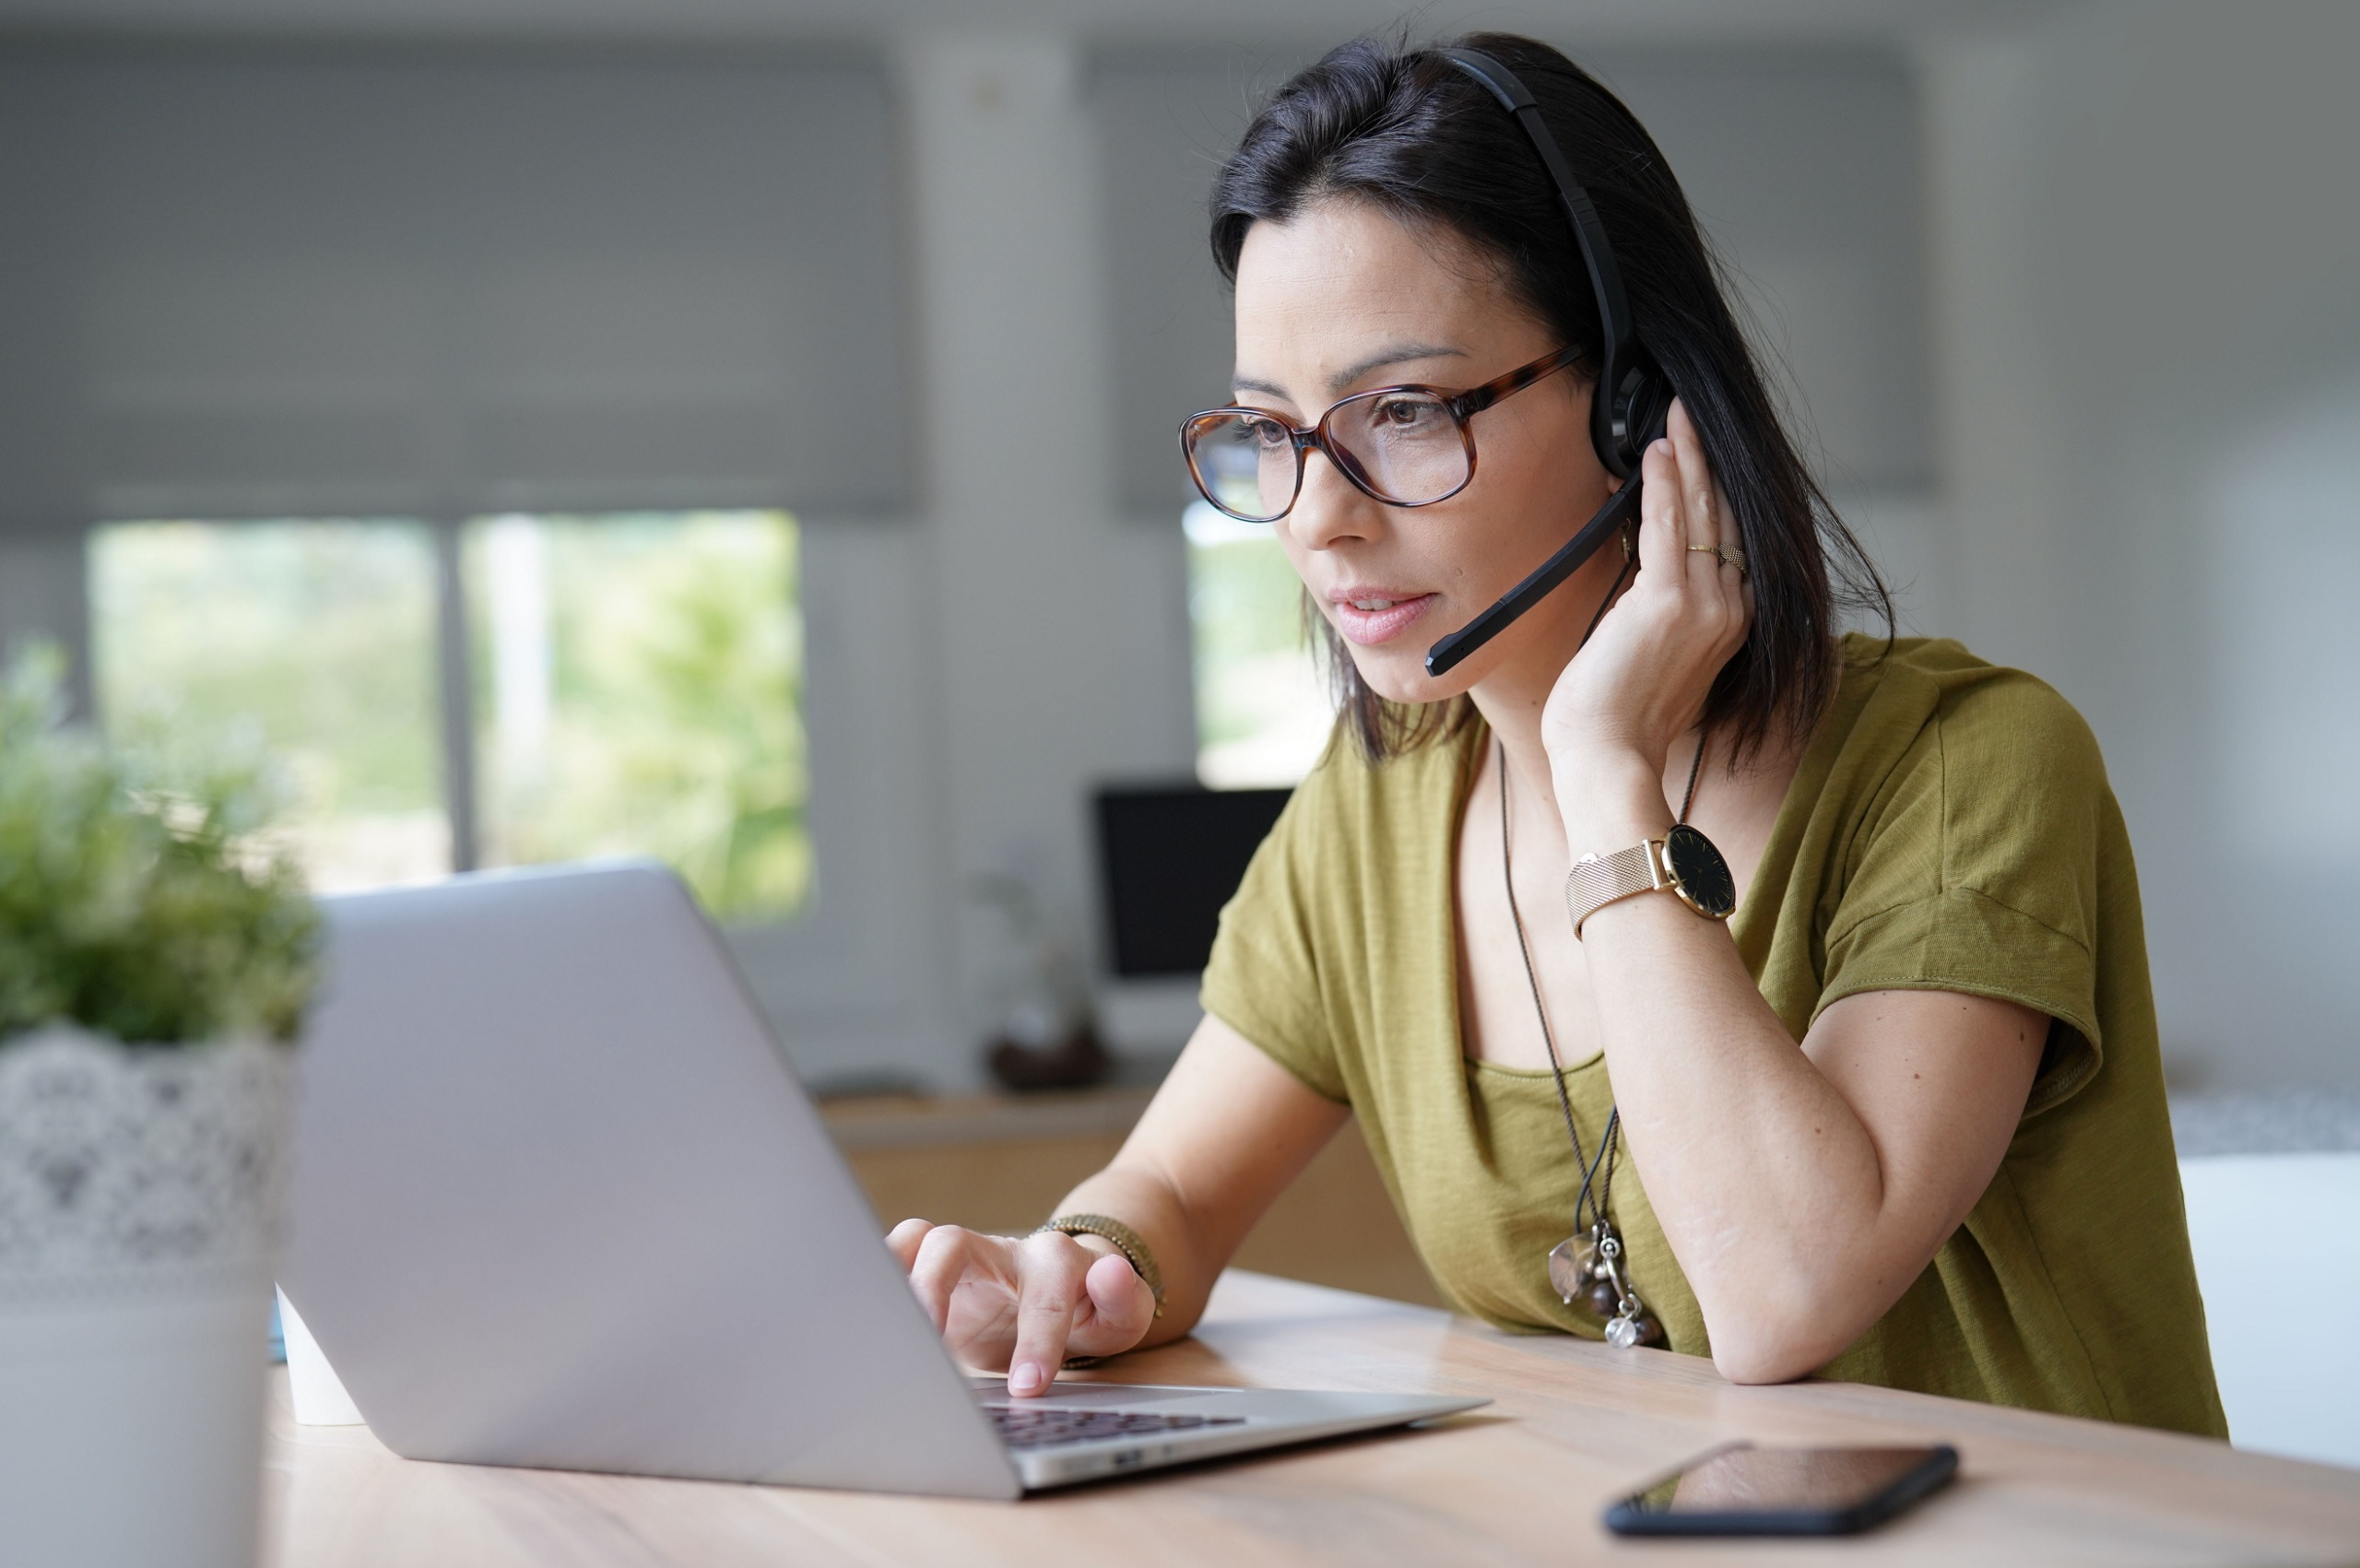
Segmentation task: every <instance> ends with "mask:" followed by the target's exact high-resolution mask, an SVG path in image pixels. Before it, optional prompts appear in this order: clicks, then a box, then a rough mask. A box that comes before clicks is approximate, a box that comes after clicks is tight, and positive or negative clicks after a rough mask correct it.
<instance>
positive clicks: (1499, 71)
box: [1435, 49, 1652, 478]
mask: <svg viewBox="0 0 2360 1568" xmlns="http://www.w3.org/2000/svg"><path fill="white" fill-rule="evenodd" d="M1435 53H1438V54H1440V55H1441V56H1442V57H1443V58H1444V59H1445V60H1447V61H1449V62H1450V63H1451V64H1452V65H1456V66H1457V67H1458V68H1459V69H1460V70H1461V71H1464V72H1465V73H1466V74H1467V75H1468V76H1469V77H1472V78H1473V79H1474V80H1475V81H1477V82H1478V83H1480V84H1481V86H1482V87H1483V88H1484V89H1485V90H1486V91H1488V92H1489V93H1490V94H1491V95H1492V96H1493V98H1495V99H1498V100H1499V101H1500V107H1501V108H1503V109H1504V110H1506V111H1507V112H1508V114H1509V115H1510V117H1511V118H1513V119H1514V120H1515V121H1516V124H1518V125H1519V126H1521V127H1523V130H1524V135H1525V138H1526V139H1527V140H1528V141H1529V142H1531V144H1532V150H1533V151H1534V152H1535V153H1537V154H1539V155H1540V163H1541V167H1542V168H1544V169H1546V170H1547V171H1549V178H1550V180H1551V181H1552V183H1554V184H1555V185H1556V187H1557V205H1558V206H1561V207H1563V209H1564V212H1565V219H1566V221H1567V222H1568V223H1570V224H1572V225H1573V229H1574V242H1575V244H1576V245H1578V246H1579V247H1580V248H1581V253H1582V265H1584V266H1585V267H1587V269H1588V271H1589V283H1590V290H1591V292H1592V293H1593V294H1594V295H1595V296H1596V298H1597V301H1598V330H1599V337H1600V338H1601V339H1602V340H1603V341H1602V343H1601V346H1600V358H1601V359H1602V360H1603V361H1604V362H1603V363H1601V364H1600V365H1599V367H1598V387H1597V390H1596V391H1595V392H1594V393H1593V394H1592V395H1591V402H1590V442H1591V444H1592V445H1594V446H1596V447H1597V448H1598V455H1599V459H1600V460H1601V461H1603V462H1604V463H1605V464H1606V466H1607V467H1608V469H1610V470H1611V472H1612V473H1613V474H1614V476H1615V477H1617V478H1621V477H1625V476H1627V475H1629V474H1630V473H1631V471H1632V470H1633V469H1634V468H1635V467H1637V466H1638V461H1639V454H1640V451H1641V449H1642V448H1644V446H1645V445H1646V442H1647V441H1648V440H1649V439H1652V434H1651V432H1648V431H1646V430H1634V429H1633V428H1632V426H1633V425H1634V423H1644V422H1646V421H1645V420H1644V419H1638V418H1634V415H1638V414H1639V413H1640V410H1639V408H1638V407H1637V405H1638V404H1639V403H1640V402H1642V401H1646V400H1643V399H1640V398H1638V397H1637V396H1636V393H1637V392H1638V390H1639V389H1638V387H1637V386H1636V385H1635V384H1634V381H1635V379H1636V378H1638V377H1640V376H1643V375H1644V374H1645V366H1644V359H1645V356H1644V355H1643V354H1642V353H1641V351H1640V350H1639V348H1638V343H1637V339H1636V338H1635V336H1634V335H1633V333H1632V331H1631V305H1630V301H1629V300H1628V298H1627V297H1626V296H1625V295H1624V294H1623V292H1622V272H1621V270H1620V269H1619V268H1617V267H1616V266H1615V265H1614V244H1613V242H1612V241H1611V240H1609V239H1608V238H1607V237H1606V225H1605V224H1603V223H1601V222H1599V217H1598V208H1597V207H1596V206H1593V205H1591V202H1590V199H1589V193H1588V192H1587V191H1586V190H1584V189H1583V188H1582V183H1581V182H1580V181H1578V180H1576V179H1575V178H1574V171H1573V170H1572V169H1570V168H1569V167H1567V165H1566V163H1565V155H1564V154H1563V152H1562V151H1560V150H1559V149H1558V147H1557V138H1556V137H1555V136H1552V135H1551V134H1550V131H1549V123H1548V122H1547V121H1546V120H1543V119H1542V118H1541V117H1540V104H1539V103H1538V102H1537V101H1535V100H1534V99H1533V96H1532V89H1531V88H1528V87H1526V86H1525V85H1524V83H1523V82H1522V81H1521V80H1519V79H1518V78H1517V77H1516V73H1515V72H1514V71H1511V70H1509V69H1508V68H1507V67H1506V66H1505V65H1501V64H1500V63H1499V62H1498V61H1497V60H1495V59H1493V58H1492V56H1490V55H1489V54H1486V53H1483V52H1482V51H1481V50H1479V49H1441V50H1437V51H1435Z"/></svg>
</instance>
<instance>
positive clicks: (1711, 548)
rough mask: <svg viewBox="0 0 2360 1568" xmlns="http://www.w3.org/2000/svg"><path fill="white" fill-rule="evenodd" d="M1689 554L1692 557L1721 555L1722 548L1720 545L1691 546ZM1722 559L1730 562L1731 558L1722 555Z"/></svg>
mask: <svg viewBox="0 0 2360 1568" xmlns="http://www.w3.org/2000/svg"><path fill="white" fill-rule="evenodd" d="M1688 553H1689V554H1691V555H1721V547H1720V546H1718V545H1691V546H1689V547H1688ZM1721 559H1722V560H1729V557H1727V556H1725V555H1721Z"/></svg>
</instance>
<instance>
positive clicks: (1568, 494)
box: [1234, 200, 1622, 702]
mask: <svg viewBox="0 0 2360 1568" xmlns="http://www.w3.org/2000/svg"><path fill="white" fill-rule="evenodd" d="M1562 347H1563V344H1561V343H1559V342H1558V341H1556V340H1555V338H1554V336H1552V333H1551V332H1550V330H1549V328H1548V327H1547V326H1546V325H1544V324H1542V323H1541V322H1540V321H1539V320H1538V319H1537V318H1535V317H1534V316H1533V314H1532V313H1531V312H1529V311H1528V309H1526V308H1525V307H1524V306H1523V305H1522V304H1520V303H1519V302H1517V301H1516V299H1515V297H1514V296H1513V295H1512V294H1511V292H1510V291H1509V289H1508V288H1507V286H1506V284H1505V282H1504V280H1503V279H1502V277H1500V274H1499V269H1498V267H1497V266H1496V265H1495V264H1493V262H1492V261H1491V259H1490V258H1488V257H1486V256H1484V255H1482V254H1481V253H1478V252H1477V251H1475V250H1474V249H1473V248H1472V247H1470V246H1469V245H1468V244H1467V243H1466V242H1463V241H1461V240H1459V239H1457V237H1456V236H1453V235H1451V234H1448V233H1446V232H1442V231H1437V230H1428V229H1421V228H1411V227H1410V226H1408V225H1405V224H1403V223H1401V222H1400V221H1398V219H1395V218H1390V217H1388V216H1386V214H1385V213H1383V212H1381V211H1379V210H1378V209H1376V208H1375V207H1374V206H1368V205H1367V204H1365V203H1362V202H1356V201H1351V200H1332V201H1326V202H1321V203H1318V204H1316V205H1314V206H1310V207H1308V208H1306V209H1305V210H1304V212H1302V213H1301V214H1300V215H1298V216H1297V217H1295V218H1293V219H1292V220H1291V221H1288V222H1285V223H1269V222H1263V223H1257V224H1255V225H1254V227H1253V228H1252V229H1251V230H1248V231H1247V232H1246V236H1245V247H1244V250H1243V251H1242V253H1240V255H1239V257H1238V263H1237V374H1236V382H1235V389H1234V395H1235V397H1236V399H1237V401H1238V402H1239V403H1240V404H1243V405H1245V406H1247V407H1257V408H1267V409H1269V410H1270V411H1271V412H1272V413H1274V414H1277V415H1279V416H1280V417H1281V418H1283V419H1286V420H1287V421H1288V422H1289V423H1291V424H1294V425H1309V424H1311V423H1313V422H1314V421H1315V420H1316V419H1318V418H1319V416H1320V415H1321V414H1322V413H1324V412H1326V410H1327V407H1329V406H1330V405H1331V404H1333V403H1334V402H1335V401H1336V400H1337V399H1338V398H1340V397H1344V396H1348V395H1351V394H1352V393H1355V392H1365V391H1367V390H1369V389H1371V388H1373V387H1379V386H1392V385H1398V384H1400V383H1420V384H1423V385H1428V386H1436V387H1441V388H1443V389H1444V390H1445V391H1454V392H1455V391H1458V390H1461V389H1463V388H1466V387H1470V386H1476V385H1480V384H1481V383H1484V382H1487V381H1489V380H1491V379H1492V378H1493V377H1494V376H1497V375H1500V374H1502V373H1503V372H1504V371H1511V370H1514V369H1516V367H1517V366H1519V365H1523V364H1527V363H1528V362H1530V361H1531V360H1537V359H1540V357H1541V356H1543V355H1545V354H1548V353H1552V352H1553V351H1554V350H1556V349H1557V348H1562ZM1588 419H1589V389H1588V387H1587V385H1586V384H1585V383H1583V382H1582V381H1581V380H1580V379H1579V378H1578V377H1577V376H1575V374H1574V373H1573V372H1570V371H1567V372H1561V373H1560V374H1557V375H1554V376H1551V377H1550V378H1548V379H1547V380H1545V381H1543V382H1541V383H1539V384H1537V385H1535V386H1532V387H1529V388H1527V389H1526V390H1525V391H1522V392H1519V393H1517V394H1516V395H1514V396H1513V397H1510V398H1508V399H1507V400H1506V401H1504V402H1502V403H1499V404H1497V405H1495V406H1493V407H1491V408H1488V409H1485V410H1484V411H1483V412H1481V413H1480V414H1477V415H1476V416H1474V419H1473V420H1472V424H1471V428H1472V430H1473V431H1474V436H1475V452H1476V458H1477V461H1476V465H1475V477H1474V479H1473V481H1472V482H1471V483H1470V484H1469V485H1468V487H1467V488H1466V489H1463V490H1461V491H1459V492H1458V493H1457V495H1455V496H1453V497H1451V498H1450V499H1449V500H1448V501H1437V502H1436V503H1434V505H1432V506H1423V507H1417V508H1404V507H1395V506H1387V505H1386V504H1385V503H1384V502H1382V501H1375V500H1372V499H1371V498H1369V497H1368V496H1366V495H1363V494H1362V493H1361V492H1360V491H1359V490H1357V489H1353V488H1352V485H1351V482H1350V481H1348V480H1347V479H1346V478H1345V477H1343V476H1342V475H1341V474H1339V473H1338V472H1337V470H1336V467H1335V466H1334V465H1333V464H1332V463H1330V462H1329V461H1328V460H1327V455H1326V454H1324V453H1318V452H1314V453H1312V454H1310V455H1309V458H1308V461H1307V462H1306V463H1305V465H1304V476H1303V490H1302V493H1301V494H1300V495H1299V496H1298V497H1297V498H1296V500H1295V503H1294V509H1293V510H1292V512H1290V513H1288V514H1287V515H1286V516H1284V517H1282V518H1280V520H1279V521H1278V522H1277V523H1275V524H1273V525H1271V526H1273V527H1274V528H1276V529H1277V530H1278V534H1279V537H1280V540H1281V541H1282V542H1283V543H1284V544H1285V547H1286V551H1287V555H1288V558H1289V559H1290V560H1292V561H1293V563H1294V569H1295V571H1296V572H1298V573H1300V574H1301V575H1302V578H1303V582H1304V587H1306V588H1307V589H1309V590H1310V593H1311V598H1312V602H1313V603H1315V604H1316V605H1317V606H1318V607H1319V612H1320V613H1321V614H1322V615H1324V616H1326V617H1327V623H1328V624H1329V625H1330V626H1332V627H1334V628H1335V629H1336V631H1337V632H1338V633H1339V635H1340V636H1341V637H1342V638H1343V639H1344V642H1345V644H1346V645H1347V646H1348V647H1349V648H1350V649H1351V656H1352V662H1353V663H1354V664H1355V665H1356V666H1359V669H1360V672H1361V677H1362V678H1363V679H1364V680H1365V681H1367V682H1368V684H1369V686H1370V687H1371V688H1372V689H1373V690H1375V691H1376V692H1377V694H1378V695H1380V696H1383V697H1386V698H1388V699H1391V700H1392V701H1400V702H1426V701H1436V700H1438V699H1441V698H1445V697H1450V696H1456V695H1457V694H1458V693H1460V692H1463V691H1466V690H1469V688H1470V687H1473V686H1475V685H1477V684H1478V683H1480V682H1481V681H1483V680H1484V679H1485V678H1487V677H1489V676H1491V675H1493V673H1495V672H1499V671H1502V670H1504V669H1514V668H1519V667H1523V666H1532V673H1533V674H1534V675H1535V676H1536V677H1537V678H1539V680H1540V690H1541V691H1542V692H1543V693H1545V692H1546V690H1547V689H1548V684H1549V682H1550V681H1551V680H1553V679H1554V678H1555V676H1556V674H1557V671H1558V670H1560V669H1562V668H1563V666H1564V664H1565V661H1566V660H1567V659H1569V658H1571V657H1572V656H1573V653H1574V649H1575V646H1576V645H1578V643H1579V642H1580V638H1581V632H1582V629H1583V628H1584V627H1585V626H1587V624H1588V621H1589V618H1590V617H1591V616H1592V615H1593V614H1595V613H1596V612H1597V609H1598V601H1599V595H1602V594H1604V593H1605V592H1606V590H1607V587H1608V584H1610V583H1611V581H1612V578H1613V576H1614V572H1615V570H1616V569H1617V568H1619V567H1620V566H1621V564H1622V552H1621V551H1620V550H1618V549H1614V548H1611V547H1610V548H1607V549H1605V550H1601V551H1599V554H1598V555H1596V556H1594V557H1593V558H1591V560H1590V561H1589V563H1588V564H1587V566H1585V567H1584V568H1583V570H1582V572H1580V573H1579V574H1577V575H1576V576H1575V579H1574V580H1573V581H1572V582H1571V583H1569V584H1566V585H1565V586H1563V587H1562V588H1560V589H1559V590H1558V591H1557V592H1556V593H1554V594H1552V595H1549V596H1548V597H1547V598H1546V599H1544V600H1543V601H1542V602H1541V603H1540V605H1538V606H1537V607H1534V608H1533V609H1532V610H1531V611H1530V612H1529V613H1528V614H1527V615H1526V616H1524V617H1523V619H1519V620H1518V621H1516V623H1515V624H1514V625H1513V626H1511V627H1509V628H1508V629H1507V630H1506V631H1504V632H1502V633H1501V634H1500V635H1499V636H1498V637H1496V638H1494V639H1493V641H1492V642H1491V643H1489V644H1487V645H1486V646H1485V647H1484V648H1482V649H1481V650H1480V651H1479V652H1477V653H1476V654H1473V655H1472V656H1470V657H1469V659H1468V660H1467V662H1466V663H1464V664H1462V665H1460V666H1458V667H1457V668H1456V669H1454V670H1452V671H1451V672H1450V673H1449V674H1448V675H1446V676H1444V677H1442V678H1439V679H1437V678H1433V677H1430V676H1428V675H1427V674H1426V671H1425V654H1426V650H1427V649H1428V648H1429V647H1431V646H1432V645H1433V644H1434V642H1435V641H1436V640H1437V639H1439V638H1441V637H1442V636H1444V635H1445V633H1447V632H1450V631H1457V629H1458V628H1459V627H1461V626H1464V625H1465V624H1467V622H1468V621H1469V620H1470V619H1473V618H1474V617H1475V615H1476V614H1477V613H1478V612H1479V611H1481V610H1482V609H1484V608H1485V607H1488V606H1489V605H1491V603H1492V602H1493V600H1495V599H1497V598H1498V597H1499V596H1500V595H1502V594H1504V593H1505V592H1507V590H1508V589H1509V588H1511V587H1513V586H1515V585H1516V583H1517V582H1518V581H1519V580H1520V579H1522V578H1523V577H1524V575H1525V574H1526V573H1527V572H1530V571H1532V569H1533V568H1535V567H1537V566H1539V565H1540V563H1541V562H1542V561H1543V560H1547V559H1548V557H1549V556H1550V554H1551V553H1552V551H1554V550H1555V549H1556V548H1558V547H1559V546H1561V545H1563V543H1564V542H1565V541H1566V540H1567V539H1569V538H1571V537H1572V536H1573V534H1574V530H1575V529H1576V528H1578V527H1579V526H1580V525H1582V524H1583V523H1584V522H1585V521H1587V519H1588V518H1589V516H1590V515H1591V514H1592V513H1595V512H1596V511H1597V510H1598V508H1599V506H1601V505H1603V504H1604V503H1605V501H1606V498H1607V496H1608V495H1609V493H1611V488H1612V484H1613V480H1612V478H1611V476H1610V475H1609V474H1608V473H1607V472H1606V469H1605V467H1604V466H1602V465H1601V464H1600V463H1599V460H1598V456H1597V454H1595V453H1594V452H1593V451H1591V449H1590V443H1589V432H1588ZM1586 584H1587V586H1585V585H1586Z"/></svg>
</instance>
